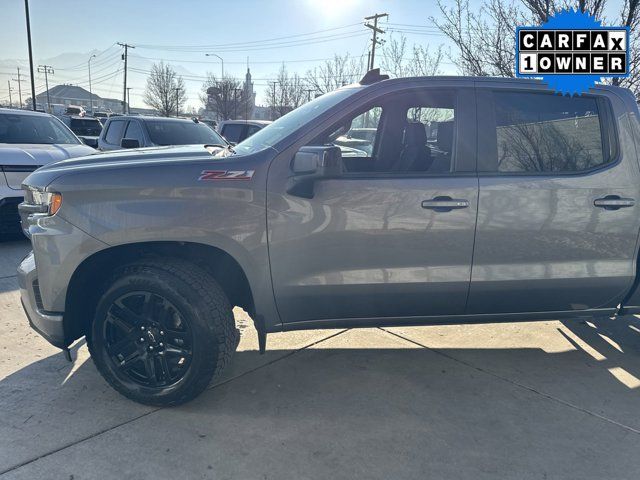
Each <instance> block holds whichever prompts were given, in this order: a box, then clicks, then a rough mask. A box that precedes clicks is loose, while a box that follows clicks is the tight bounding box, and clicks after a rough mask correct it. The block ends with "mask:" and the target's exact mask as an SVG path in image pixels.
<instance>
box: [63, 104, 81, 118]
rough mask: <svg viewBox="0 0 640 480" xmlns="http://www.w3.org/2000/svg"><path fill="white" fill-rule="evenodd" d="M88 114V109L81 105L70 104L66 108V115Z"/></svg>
mask: <svg viewBox="0 0 640 480" xmlns="http://www.w3.org/2000/svg"><path fill="white" fill-rule="evenodd" d="M86 114H87V111H86V110H85V109H84V107H82V106H80V105H69V106H67V108H65V110H64V115H79V116H81V117H84V116H85V115H86Z"/></svg>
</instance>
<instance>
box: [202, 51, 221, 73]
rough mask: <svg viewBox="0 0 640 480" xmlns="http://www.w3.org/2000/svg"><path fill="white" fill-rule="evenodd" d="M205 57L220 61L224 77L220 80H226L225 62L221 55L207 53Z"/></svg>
mask: <svg viewBox="0 0 640 480" xmlns="http://www.w3.org/2000/svg"><path fill="white" fill-rule="evenodd" d="M204 55H205V57H217V58H219V59H220V64H221V65H222V77H221V78H220V80H223V79H224V60H223V58H222V57H221V56H220V55H217V54H215V53H205V54H204Z"/></svg>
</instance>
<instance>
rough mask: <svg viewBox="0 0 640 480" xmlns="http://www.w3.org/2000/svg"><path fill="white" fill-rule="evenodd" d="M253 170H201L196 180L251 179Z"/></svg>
mask: <svg viewBox="0 0 640 480" xmlns="http://www.w3.org/2000/svg"><path fill="white" fill-rule="evenodd" d="M254 172H255V170H203V171H202V173H201V174H200V178H198V180H251V178H252V177H253V174H254Z"/></svg>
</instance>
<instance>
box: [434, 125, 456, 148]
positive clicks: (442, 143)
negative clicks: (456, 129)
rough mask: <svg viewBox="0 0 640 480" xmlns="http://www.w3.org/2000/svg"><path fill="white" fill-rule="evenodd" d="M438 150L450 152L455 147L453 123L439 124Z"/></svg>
mask: <svg viewBox="0 0 640 480" xmlns="http://www.w3.org/2000/svg"><path fill="white" fill-rule="evenodd" d="M437 144H438V148H439V149H440V150H442V151H443V152H448V151H450V150H451V148H452V147H453V121H450V122H440V123H438V140H437Z"/></svg>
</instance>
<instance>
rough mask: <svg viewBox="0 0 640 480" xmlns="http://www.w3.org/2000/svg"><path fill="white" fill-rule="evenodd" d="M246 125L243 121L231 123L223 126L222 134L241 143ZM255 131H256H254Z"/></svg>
mask: <svg viewBox="0 0 640 480" xmlns="http://www.w3.org/2000/svg"><path fill="white" fill-rule="evenodd" d="M244 127H245V126H244V125H243V124H241V123H229V124H227V125H224V126H223V127H222V132H221V133H222V136H223V137H224V138H226V139H227V141H229V142H231V143H240V142H241V141H242V140H243V136H242V133H243V131H244ZM254 133H255V132H254Z"/></svg>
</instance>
